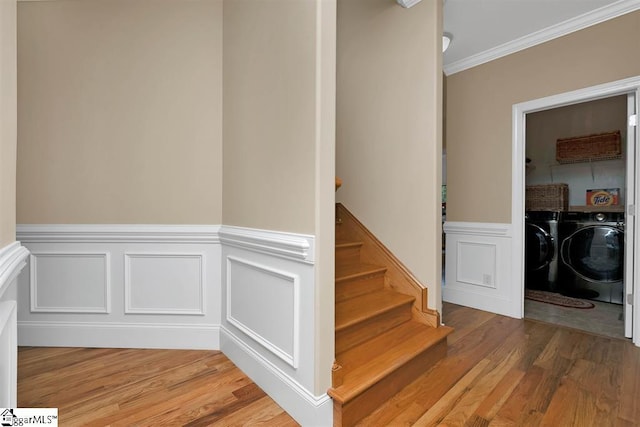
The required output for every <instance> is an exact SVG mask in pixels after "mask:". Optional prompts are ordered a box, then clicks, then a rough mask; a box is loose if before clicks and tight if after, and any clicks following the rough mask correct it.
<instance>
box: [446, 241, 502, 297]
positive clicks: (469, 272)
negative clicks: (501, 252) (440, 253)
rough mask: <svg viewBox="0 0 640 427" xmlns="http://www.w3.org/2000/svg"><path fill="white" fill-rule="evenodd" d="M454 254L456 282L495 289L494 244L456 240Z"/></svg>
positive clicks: (495, 247)
mask: <svg viewBox="0 0 640 427" xmlns="http://www.w3.org/2000/svg"><path fill="white" fill-rule="evenodd" d="M457 243H458V245H457V250H456V254H457V256H456V257H455V258H456V282H459V283H466V284H468V285H475V286H484V287H487V288H493V289H495V287H496V286H495V282H496V253H497V246H496V245H495V244H487V243H478V242H469V241H464V240H458V242H457Z"/></svg>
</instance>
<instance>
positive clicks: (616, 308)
mask: <svg viewBox="0 0 640 427" xmlns="http://www.w3.org/2000/svg"><path fill="white" fill-rule="evenodd" d="M589 302H591V303H593V304H594V305H595V307H594V308H590V309H579V308H570V307H561V306H557V305H553V304H547V303H544V302H539V301H531V300H528V299H525V300H524V317H525V318H527V319H532V320H539V321H541V322H546V323H553V324H557V325H562V326H567V327H570V328H575V329H581V330H583V331H587V332H592V333H594V334H598V335H604V336H608V337H612V338H624V318H623V315H622V306H621V305H618V304H610V303H606V302H600V301H591V300H589Z"/></svg>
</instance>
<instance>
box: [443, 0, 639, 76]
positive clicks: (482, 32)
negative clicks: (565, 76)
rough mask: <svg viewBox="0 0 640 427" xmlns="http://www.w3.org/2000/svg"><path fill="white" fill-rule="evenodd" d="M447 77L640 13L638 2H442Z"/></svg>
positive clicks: (525, 0)
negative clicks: (449, 36) (446, 37)
mask: <svg viewBox="0 0 640 427" xmlns="http://www.w3.org/2000/svg"><path fill="white" fill-rule="evenodd" d="M443 1H444V23H443V27H444V31H445V32H448V33H451V34H452V35H453V41H452V42H451V45H450V46H449V49H448V50H447V51H446V52H445V53H444V71H445V73H446V74H447V75H451V74H453V73H457V72H459V71H462V70H465V69H468V68H471V67H474V66H476V65H480V64H482V63H485V62H488V61H492V60H494V59H497V58H500V57H502V56H505V55H508V54H510V53H514V52H517V51H519V50H522V49H526V48H528V47H531V46H534V45H536V44H539V43H544V42H546V41H548V40H551V39H554V38H556V37H561V36H563V35H565V34H568V33H571V32H573V31H577V30H580V29H582V28H585V27H588V26H590V25H594V24H597V23H599V22H602V21H605V20H607V19H612V18H615V17H616V16H620V15H622V14H625V13H628V12H631V11H633V10H637V9H640V0H443Z"/></svg>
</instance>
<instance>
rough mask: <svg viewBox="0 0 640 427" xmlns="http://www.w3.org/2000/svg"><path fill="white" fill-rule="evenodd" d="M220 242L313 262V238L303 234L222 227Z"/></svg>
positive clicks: (253, 250)
mask: <svg viewBox="0 0 640 427" xmlns="http://www.w3.org/2000/svg"><path fill="white" fill-rule="evenodd" d="M220 240H222V243H223V244H224V245H226V246H234V247H237V248H242V249H247V250H249V251H252V252H260V253H264V254H267V255H272V256H278V257H282V258H288V259H292V260H294V261H304V262H308V263H310V264H313V263H314V261H315V253H314V247H315V244H314V237H313V236H309V235H304V234H293V233H282V232H274V231H266V230H255V229H250V228H241V227H231V226H228V225H223V226H222V228H221V229H220Z"/></svg>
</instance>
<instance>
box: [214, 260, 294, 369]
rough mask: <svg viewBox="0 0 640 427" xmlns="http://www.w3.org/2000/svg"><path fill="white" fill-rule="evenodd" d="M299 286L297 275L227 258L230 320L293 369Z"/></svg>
mask: <svg viewBox="0 0 640 427" xmlns="http://www.w3.org/2000/svg"><path fill="white" fill-rule="evenodd" d="M299 287H300V277H299V276H298V275H297V274H292V273H289V272H286V271H280V270H277V269H274V268H271V267H269V266H266V265H260V264H257V263H254V262H251V261H247V260H244V259H241V258H237V257H234V256H228V257H227V280H226V290H227V301H226V303H227V321H228V322H229V323H230V324H232V325H234V326H235V327H237V328H238V329H240V330H241V331H242V332H244V333H245V334H246V335H247V336H249V337H250V338H252V339H253V340H255V341H257V342H258V343H260V344H261V345H262V346H263V347H264V348H266V349H267V350H268V351H270V352H271V353H273V354H275V355H276V356H278V357H279V358H281V359H282V360H284V361H285V362H286V363H288V364H289V365H291V366H292V367H294V368H297V367H298V353H299V351H298V350H299V348H298V346H299V331H300V323H299V322H300V317H299V316H300V302H299V300H298V298H299V293H300V291H299ZM269 302H273V303H272V304H269Z"/></svg>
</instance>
